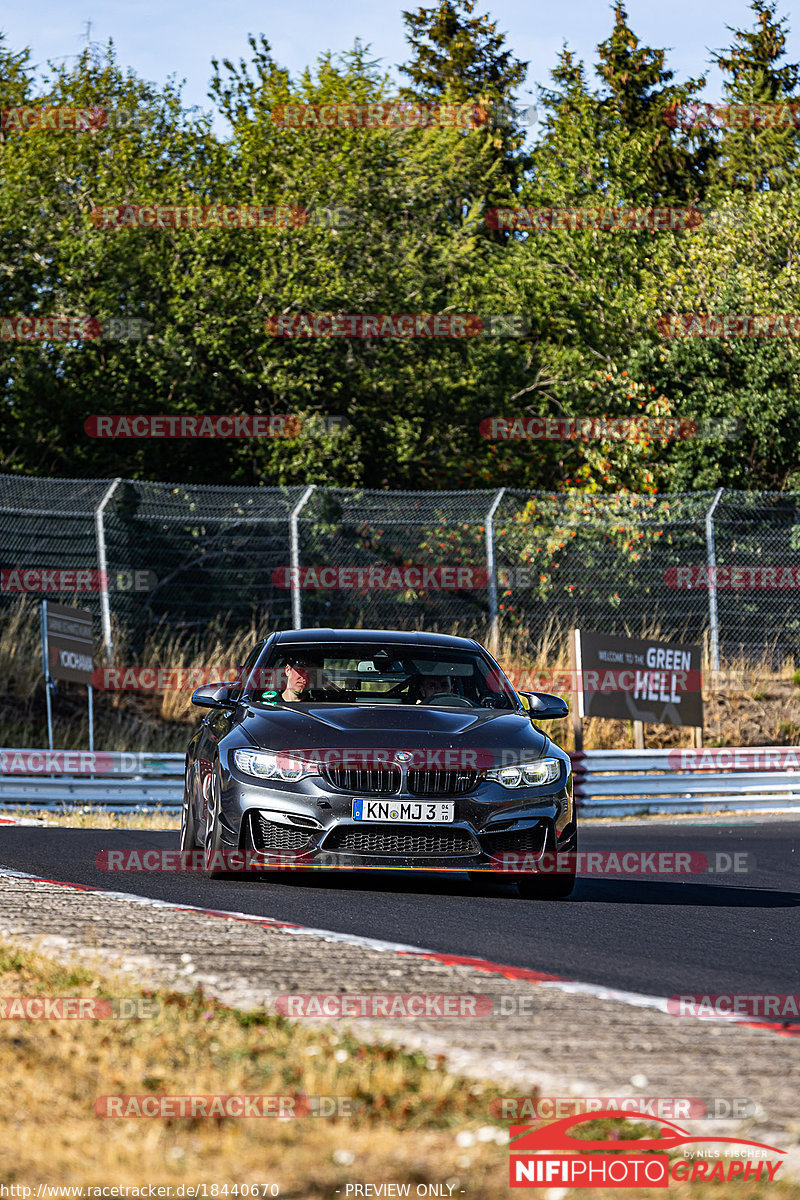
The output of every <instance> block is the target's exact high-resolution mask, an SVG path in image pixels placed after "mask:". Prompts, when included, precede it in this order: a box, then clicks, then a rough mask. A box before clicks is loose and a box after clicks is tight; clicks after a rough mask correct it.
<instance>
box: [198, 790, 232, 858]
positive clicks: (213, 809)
mask: <svg viewBox="0 0 800 1200" xmlns="http://www.w3.org/2000/svg"><path fill="white" fill-rule="evenodd" d="M209 792H210V796H209V802H208V813H207V814H206V836H205V839H204V842H203V850H204V852H205V861H204V866H203V870H204V873H205V874H206V875H207V876H208V878H209V879H225V878H227V877H228V876H229V875H230V873H231V872H230V871H229V870H227V869H226V867H225V847H224V845H223V842H222V781H221V780H220V777H219V769H218V767H216V766H215V767H214V768H213V770H212V772H211V784H210V788H209Z"/></svg>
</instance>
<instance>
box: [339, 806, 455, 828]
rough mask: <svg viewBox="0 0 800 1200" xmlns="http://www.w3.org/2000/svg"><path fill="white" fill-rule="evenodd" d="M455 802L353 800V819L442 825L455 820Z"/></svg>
mask: <svg viewBox="0 0 800 1200" xmlns="http://www.w3.org/2000/svg"><path fill="white" fill-rule="evenodd" d="M455 807H456V806H455V804H453V803H452V801H450V802H444V801H442V800H437V801H427V802H425V803H420V804H417V803H415V802H414V801H413V800H411V801H406V800H403V801H402V802H400V801H398V800H354V801H353V820H354V821H401V822H408V824H410V825H417V824H419V825H444V824H446V823H447V822H449V821H453V820H455Z"/></svg>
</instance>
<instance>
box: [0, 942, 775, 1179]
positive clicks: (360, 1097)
mask: <svg viewBox="0 0 800 1200" xmlns="http://www.w3.org/2000/svg"><path fill="white" fill-rule="evenodd" d="M0 994H1V995H2V996H3V997H16V996H67V995H72V996H84V997H86V996H91V997H105V998H113V997H119V996H134V995H136V996H145V997H147V998H149V1000H150V1002H151V1004H153V1002H155V1005H156V1006H157V1007H156V1011H155V1015H154V1016H152V1017H149V1018H147V1019H144V1020H138V1021H134V1020H130V1021H125V1020H105V1021H103V1020H98V1021H79V1020H71V1021H70V1020H62V1021H54V1020H53V1021H34V1022H30V1021H29V1022H26V1021H24V1020H13V1021H4V1022H3V1023H2V1026H3V1027H2V1030H0V1072H2V1077H3V1083H4V1086H3V1088H2V1089H1V1090H0V1126H2V1127H3V1128H4V1131H5V1133H4V1136H3V1138H2V1139H0V1182H3V1183H6V1184H11V1183H24V1184H26V1185H27V1186H31V1185H33V1186H34V1187H36V1185H38V1184H39V1183H47V1184H54V1183H57V1184H80V1185H83V1186H84V1187H87V1186H98V1185H106V1186H107V1185H115V1186H119V1185H132V1186H142V1185H147V1184H154V1185H156V1184H157V1185H164V1184H170V1185H172V1186H173V1187H176V1186H177V1185H180V1184H182V1183H198V1182H205V1183H206V1184H208V1185H209V1194H210V1185H211V1184H213V1183H217V1184H219V1185H224V1184H225V1183H228V1184H230V1185H232V1184H235V1183H238V1184H240V1185H241V1184H242V1182H245V1181H246V1182H248V1183H260V1184H270V1183H273V1182H274V1183H277V1184H278V1185H279V1186H280V1195H281V1197H283V1198H284V1200H286V1198H290V1197H293V1198H296V1200H322V1198H323V1197H325V1198H327V1200H329V1198H330V1197H331V1196H333V1195H335V1194H336V1189H338V1188H341V1189H342V1193H343V1192H344V1188H345V1185H346V1184H347V1183H349V1182H354V1181H358V1182H364V1181H368V1182H372V1183H382V1182H383V1183H385V1182H400V1183H410V1184H411V1185H412V1192H411V1194H414V1193H415V1191H416V1185H417V1184H420V1183H437V1184H442V1183H449V1184H451V1185H452V1187H453V1195H456V1196H458V1195H459V1194H461V1189H463V1190H464V1192H465V1194H468V1195H470V1196H476V1197H480V1198H482V1200H483V1198H485V1200H501V1198H503V1197H507V1196H508V1186H507V1182H506V1181H507V1178H508V1151H507V1149H506V1145H505V1142H506V1139H507V1134H506V1130H505V1127H504V1126H503V1125H502V1124H501V1123H499V1122H497V1121H495V1120H494V1119H493V1118H492V1117H491V1116H490V1115H489V1113H490V1104H491V1101H492V1100H493V1099H494V1098H495V1097H496V1096H497V1095H498V1094H499V1092H500V1090H499V1089H498V1088H496V1087H494V1086H492V1085H489V1084H484V1083H480V1082H474V1081H470V1080H465V1079H463V1078H459V1077H457V1076H454V1075H451V1074H449V1073H448V1072H447V1071H446V1070H445V1064H444V1060H443V1058H442V1056H437V1058H436V1059H435V1060H433V1059H428V1058H426V1056H425V1055H424V1054H422V1053H406V1052H404V1051H401V1050H399V1049H397V1048H396V1047H393V1046H389V1045H364V1044H362V1043H360V1042H359V1041H358V1040H357V1039H356V1038H354V1037H353V1036H351V1034H350V1033H349V1032H347V1031H346V1030H339V1029H333V1028H328V1029H309V1028H306V1027H303V1026H300V1025H296V1024H291V1023H290V1022H288V1021H286V1020H285V1019H284V1018H282V1017H275V1016H270V1015H268V1014H266V1013H263V1012H255V1013H244V1012H240V1011H237V1010H235V1009H228V1008H225V1007H224V1006H222V1005H220V1004H218V1003H216V1002H215V1001H213V1000H210V999H208V998H207V997H204V996H203V995H202V993H200V992H199V991H198V992H195V993H193V994H191V995H188V996H187V995H185V994H183V993H169V992H164V991H161V992H148V991H144V992H138V991H136V990H135V989H132V988H131V987H130V984H129V983H126V982H125V981H121V980H119V979H115V978H113V977H110V976H108V975H104V976H100V975H98V974H96V973H94V972H93V971H91V970H87V969H86V968H85V967H78V968H69V967H63V966H60V965H58V964H56V963H54V962H52V961H51V960H49V959H47V958H45V957H43V956H41V955H38V954H35V953H31V952H29V951H23V950H19V949H16V948H14V947H13V946H11V945H9V944H3V943H0ZM240 1094H244V1095H266V1096H290V1097H296V1096H298V1095H300V1096H302V1095H307V1096H339V1097H343V1098H345V1099H346V1100H347V1101H349V1102H350V1103H351V1105H352V1111H353V1115H352V1116H349V1117H336V1118H322V1117H305V1118H300V1119H297V1120H291V1119H289V1120H276V1119H268V1118H267V1119H258V1118H248V1119H236V1118H228V1117H223V1118H216V1117H215V1118H212V1119H199V1118H198V1119H189V1118H149V1119H148V1118H140V1119H136V1118H129V1119H124V1118H122V1119H104V1118H102V1117H98V1116H97V1115H96V1114H95V1109H94V1104H95V1100H96V1098H97V1097H98V1096H104V1095H126V1096H127V1095H137V1096H143V1095H170V1096H185V1095H205V1096H209V1095H240ZM564 1094H566V1093H564ZM599 1125H600V1123H598V1122H595V1130H592V1131H589V1130H588V1129H587V1130H586V1132H587V1134H591V1135H593V1136H598V1133H599V1130H597V1126H599ZM614 1126H615V1127H616V1130H617V1136H620V1135H621V1136H622V1137H625V1136H642V1134H643V1132H644V1130H643V1128H642V1127H641V1126H639V1125H634V1126H631V1125H626V1123H625V1122H610V1123H603V1125H602V1128H604V1129H605V1130H606V1132H607V1133H609V1134H610V1133H612V1127H614ZM581 1194H582V1195H583V1196H586V1197H587V1200H590V1198H594V1197H599V1196H602V1195H607V1193H598V1192H596V1191H594V1190H591V1191H583V1192H582V1193H581ZM670 1194H671V1195H673V1196H679V1197H681V1198H683V1197H687V1198H688V1197H692V1198H694V1200H722V1197H723V1196H725V1195H726V1191H725V1189H724V1188H723V1187H722V1186H720V1187H717V1186H716V1185H713V1186H711V1185H703V1184H701V1183H695V1184H691V1185H689V1184H687V1185H676V1186H674V1187H673V1189H672V1191H671V1193H670ZM637 1195H639V1196H642V1197H643V1198H644V1200H650V1198H653V1197H656V1196H660V1195H663V1192H662V1191H661V1190H658V1191H650V1190H640V1191H637ZM731 1195H735V1196H736V1197H739V1198H740V1200H756V1198H757V1197H758V1198H760V1197H762V1196H766V1185H762V1186H759V1185H754V1184H752V1183H750V1184H747V1185H740V1186H736V1187H730V1186H729V1187H728V1190H727V1196H731ZM769 1195H770V1197H771V1198H772V1197H779V1198H780V1200H784V1198H788V1197H790V1196H793V1195H794V1196H796V1195H797V1190H796V1189H794V1188H793V1187H792V1185H791V1184H789V1185H787V1184H781V1183H775V1184H772V1185H770V1191H769Z"/></svg>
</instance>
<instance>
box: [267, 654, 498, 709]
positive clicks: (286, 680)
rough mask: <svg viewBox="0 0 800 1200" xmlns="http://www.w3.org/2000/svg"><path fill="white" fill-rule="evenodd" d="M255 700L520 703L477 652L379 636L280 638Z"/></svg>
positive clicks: (445, 705) (484, 705) (468, 704)
mask: <svg viewBox="0 0 800 1200" xmlns="http://www.w3.org/2000/svg"><path fill="white" fill-rule="evenodd" d="M245 689H246V691H248V692H249V693H250V695H251V697H252V699H253V700H254V701H257V702H258V701H263V702H264V703H267V704H269V703H273V704H274V703H278V702H281V701H282V702H284V703H289V704H389V705H397V704H403V705H409V704H414V705H416V704H422V705H430V706H431V707H435V708H506V709H508V708H512V709H513V708H517V707H518V701H517V697H516V695H515V694H514V692H513V691H512V690H511V688H510V687H509V685H508V684H507V683H506V681H505V680H504V679H503V678H502V676H501V675H500V673H499V672H498V671H497V669H496V668H495V667H494V666H493V665H492V664H491V663H490V662H489V661H488V660H487V659H485V658H484V657H483V655H482V654H480V653H479V652H478V651H469V650H450V649H448V648H446V647H445V648H442V647H437V646H425V647H418V646H404V645H397V644H383V643H380V642H349V643H342V642H338V643H326V642H314V643H309V642H302V643H297V644H296V645H292V644H291V643H289V642H280V643H278V645H276V646H274V647H273V648H272V649H271V650H269V651H268V652H267V653H266V654H265V655H264V656H263V657H262V659H261V660H260V661H259V662H258V663H257V664H256V666H255V668H254V669H253V671H252V672H251V674H250V676H249V678H248V679H247V681H246V684H245Z"/></svg>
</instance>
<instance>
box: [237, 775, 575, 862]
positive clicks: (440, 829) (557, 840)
mask: <svg viewBox="0 0 800 1200" xmlns="http://www.w3.org/2000/svg"><path fill="white" fill-rule="evenodd" d="M360 799H362V800H363V799H371V800H374V799H390V800H391V801H392V802H411V803H417V804H419V803H422V804H425V803H427V802H442V801H444V802H448V803H452V804H453V820H452V821H449V822H447V823H437V824H421V823H416V822H414V823H406V822H370V821H361V820H355V819H354V818H353V804H354V801H356V800H360ZM222 826H223V839H224V841H225V842H226V843H227V844H228V845H229V846H231V847H237V848H241V849H247V850H249V851H256V852H257V854H258V856H259V858H263V861H264V864H265V870H269V869H271V868H284V869H291V868H292V867H293V866H296V867H297V868H298V869H302V868H310V867H316V868H320V869H330V870H335V869H337V868H338V869H344V870H352V869H356V868H371V869H377V870H389V869H403V870H407V869H410V868H411V869H413V868H416V869H418V870H436V871H440V870H455V871H487V872H493V871H496V872H499V873H500V874H515V873H518V872H519V873H521V872H527V871H535V870H537V866H538V864H539V863H540V862H541V860H542V856H543V855H545V854H547V853H548V852H551V853H552V852H554V851H555V852H558V853H562V852H568V851H571V850H574V849H575V848H576V840H577V826H576V818H575V810H574V803H573V798H572V782H571V776H570V775H569V773H567V778H566V780H562V781H561V782H560V783H558V784H551V785H549V787H548V786H546V787H543V788H525V789H513V790H512V789H506V788H503V786H502V785H501V784H498V783H494V782H490V781H482V782H481V783H479V784H478V786H477V787H476V788H475V789H474V791H472V792H470V793H468V794H465V795H453V796H450V795H447V796H425V797H420V796H418V795H412V794H410V793H402V792H401V793H397V794H393V795H392V796H391V797H388V798H387V797H376V796H373V795H370V796H368V797H367V796H364V795H358V794H355V793H353V792H350V791H340V790H335V789H332V788H331V787H330V786H329V785H328V784H327V783H326V782H325V781H323V780H322V779H321V778H320V777H319V776H312V777H310V778H308V779H304V780H302V781H300V782H299V783H297V784H292V785H282V786H281V787H270V786H267V785H265V784H261V783H257V782H254V781H250V780H248V779H246V778H245V777H244V776H242V775H241V774H239V773H235V774H233V773H229V774H228V775H227V776H225V774H223V796H222Z"/></svg>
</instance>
